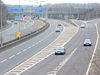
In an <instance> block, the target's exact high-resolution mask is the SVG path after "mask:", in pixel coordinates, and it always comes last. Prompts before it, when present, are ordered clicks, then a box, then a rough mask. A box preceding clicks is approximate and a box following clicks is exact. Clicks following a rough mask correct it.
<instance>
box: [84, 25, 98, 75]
mask: <svg viewBox="0 0 100 75" xmlns="http://www.w3.org/2000/svg"><path fill="white" fill-rule="evenodd" d="M96 29H97V40H96V45H95V48H94V51H93V54H92V58H91V60H90V63H89V66H88V68H87V71H86V74H85V75H88V74H89V70H90V67H91V64H92V61H93V58H94V55H95V52H96V48H97V45H98V41H99V31H98V27H97V23H96Z"/></svg>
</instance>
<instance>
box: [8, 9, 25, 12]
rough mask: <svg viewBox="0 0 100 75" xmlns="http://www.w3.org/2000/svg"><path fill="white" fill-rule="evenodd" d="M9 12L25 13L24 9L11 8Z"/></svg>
mask: <svg viewBox="0 0 100 75" xmlns="http://www.w3.org/2000/svg"><path fill="white" fill-rule="evenodd" d="M8 12H10V13H22V12H24V9H22V8H10V9H8Z"/></svg>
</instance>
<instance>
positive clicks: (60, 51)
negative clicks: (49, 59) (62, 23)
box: [55, 46, 65, 55]
mask: <svg viewBox="0 0 100 75" xmlns="http://www.w3.org/2000/svg"><path fill="white" fill-rule="evenodd" d="M64 54H65V48H64V47H63V46H60V47H57V48H56V49H55V55H64Z"/></svg>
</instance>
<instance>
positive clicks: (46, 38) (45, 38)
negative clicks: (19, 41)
mask: <svg viewBox="0 0 100 75" xmlns="http://www.w3.org/2000/svg"><path fill="white" fill-rule="evenodd" d="M53 33H54V32H52V33H50V34H49V35H48V36H47V37H46V38H45V39H47V38H48V37H49V36H50V35H52V34H53ZM45 39H43V40H40V41H39V42H37V43H36V44H34V45H32V46H30V47H28V48H27V49H23V50H22V52H25V51H27V50H28V49H30V48H32V47H33V46H35V45H37V44H39V43H40V42H42V41H44V40H45ZM22 52H18V53H17V54H16V55H19V54H21V53H22ZM8 58H10V59H11V58H12V56H10V57H8Z"/></svg>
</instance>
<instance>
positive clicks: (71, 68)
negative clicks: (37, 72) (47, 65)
mask: <svg viewBox="0 0 100 75" xmlns="http://www.w3.org/2000/svg"><path fill="white" fill-rule="evenodd" d="M87 25H88V28H87V32H86V33H85V35H84V36H83V39H85V38H90V39H91V40H92V43H93V45H92V46H91V47H84V46H83V40H82V41H81V42H82V43H81V44H80V45H79V46H78V49H77V51H76V52H75V53H74V55H73V56H72V58H71V59H70V60H69V61H68V62H67V63H66V64H65V65H64V67H63V68H62V69H61V70H60V71H59V72H58V73H57V75H66V74H68V75H84V74H85V72H86V70H87V67H88V64H89V61H90V59H91V56H92V53H93V51H94V47H95V43H96V38H97V31H96V27H95V23H93V22H90V23H88V24H87Z"/></svg>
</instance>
